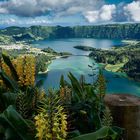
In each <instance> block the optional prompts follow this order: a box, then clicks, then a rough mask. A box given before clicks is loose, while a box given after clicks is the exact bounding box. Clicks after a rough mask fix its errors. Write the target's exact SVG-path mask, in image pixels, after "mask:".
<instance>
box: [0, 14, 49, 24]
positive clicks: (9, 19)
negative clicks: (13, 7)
mask: <svg viewBox="0 0 140 140" xmlns="http://www.w3.org/2000/svg"><path fill="white" fill-rule="evenodd" d="M46 24H51V21H50V20H49V19H48V18H46V17H45V16H41V17H36V18H32V17H31V18H22V19H21V17H16V16H8V15H7V16H0V25H19V26H20V25H21V26H22V25H25V26H30V25H46Z"/></svg>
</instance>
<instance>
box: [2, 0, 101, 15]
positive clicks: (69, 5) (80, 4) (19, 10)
mask: <svg viewBox="0 0 140 140" xmlns="http://www.w3.org/2000/svg"><path fill="white" fill-rule="evenodd" d="M103 1H104V0H94V1H93V0H86V1H85V0H7V1H0V14H7V13H8V14H13V15H17V16H23V17H36V16H41V15H44V14H45V15H46V14H50V13H53V14H54V15H57V14H58V15H63V14H64V13H67V14H74V13H76V12H82V11H83V10H84V11H85V10H86V9H95V8H98V7H99V6H100V5H102V3H103Z"/></svg>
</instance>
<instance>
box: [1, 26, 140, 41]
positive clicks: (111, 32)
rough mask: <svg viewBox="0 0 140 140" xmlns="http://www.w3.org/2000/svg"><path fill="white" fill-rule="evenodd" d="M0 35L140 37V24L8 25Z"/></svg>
mask: <svg viewBox="0 0 140 140" xmlns="http://www.w3.org/2000/svg"><path fill="white" fill-rule="evenodd" d="M0 35H7V36H12V37H13V39H15V40H17V41H27V39H28V41H32V40H40V39H41V40H43V39H48V38H50V39H51V38H107V39H140V24H111V25H97V26H74V27H62V26H52V27H51V26H31V27H14V26H13V27H8V28H5V29H1V30H0Z"/></svg>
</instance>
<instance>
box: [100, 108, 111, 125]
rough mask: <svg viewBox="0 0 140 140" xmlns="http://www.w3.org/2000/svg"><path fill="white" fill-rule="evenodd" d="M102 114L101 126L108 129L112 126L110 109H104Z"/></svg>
mask: <svg viewBox="0 0 140 140" xmlns="http://www.w3.org/2000/svg"><path fill="white" fill-rule="evenodd" d="M103 113H104V114H103V119H102V125H103V126H108V127H110V126H112V123H113V118H112V115H111V111H110V109H109V108H108V107H106V108H105V111H104V112H103Z"/></svg>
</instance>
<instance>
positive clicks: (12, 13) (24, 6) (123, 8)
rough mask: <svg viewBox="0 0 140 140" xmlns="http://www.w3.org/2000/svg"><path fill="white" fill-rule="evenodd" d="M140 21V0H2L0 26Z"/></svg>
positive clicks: (0, 2)
mask: <svg viewBox="0 0 140 140" xmlns="http://www.w3.org/2000/svg"><path fill="white" fill-rule="evenodd" d="M126 22H131V23H137V22H140V0H135V1H134V0H123V1H122V0H0V27H6V26H31V25H51V26H53V25H61V26H74V25H97V24H112V23H126Z"/></svg>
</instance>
